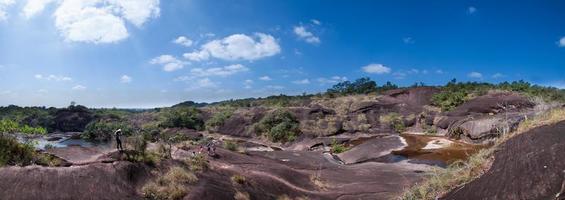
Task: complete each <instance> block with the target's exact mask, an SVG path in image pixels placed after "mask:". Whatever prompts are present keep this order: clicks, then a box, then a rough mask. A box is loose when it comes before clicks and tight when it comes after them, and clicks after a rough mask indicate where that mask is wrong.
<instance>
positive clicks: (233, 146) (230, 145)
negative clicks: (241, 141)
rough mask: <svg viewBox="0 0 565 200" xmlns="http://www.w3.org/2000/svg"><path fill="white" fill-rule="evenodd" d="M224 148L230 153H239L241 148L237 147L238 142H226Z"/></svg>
mask: <svg viewBox="0 0 565 200" xmlns="http://www.w3.org/2000/svg"><path fill="white" fill-rule="evenodd" d="M224 148H225V149H227V150H230V151H238V150H239V146H238V145H237V143H236V142H234V141H231V140H226V141H224Z"/></svg>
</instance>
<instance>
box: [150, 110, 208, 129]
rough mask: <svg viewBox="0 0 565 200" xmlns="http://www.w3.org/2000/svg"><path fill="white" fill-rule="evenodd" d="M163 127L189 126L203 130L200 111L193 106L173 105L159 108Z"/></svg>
mask: <svg viewBox="0 0 565 200" xmlns="http://www.w3.org/2000/svg"><path fill="white" fill-rule="evenodd" d="M161 115H162V118H163V120H162V122H161V124H160V126H161V127H163V128H189V129H194V130H203V129H204V122H203V121H202V119H201V118H200V111H199V110H198V109H196V108H194V107H186V106H180V107H173V108H168V109H163V110H161Z"/></svg>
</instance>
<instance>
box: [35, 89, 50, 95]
mask: <svg viewBox="0 0 565 200" xmlns="http://www.w3.org/2000/svg"><path fill="white" fill-rule="evenodd" d="M37 92H38V93H42V94H46V93H49V91H48V90H46V89H40V90H37Z"/></svg>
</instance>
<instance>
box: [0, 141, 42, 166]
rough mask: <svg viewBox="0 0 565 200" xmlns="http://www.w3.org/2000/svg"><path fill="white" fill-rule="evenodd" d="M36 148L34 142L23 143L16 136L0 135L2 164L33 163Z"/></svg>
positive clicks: (0, 162)
mask: <svg viewBox="0 0 565 200" xmlns="http://www.w3.org/2000/svg"><path fill="white" fill-rule="evenodd" d="M34 156H35V149H34V148H33V145H32V144H29V143H26V144H21V143H19V142H18V141H17V140H16V139H15V138H13V137H10V136H5V135H0V166H4V165H20V166H25V165H29V164H32V162H33V159H34Z"/></svg>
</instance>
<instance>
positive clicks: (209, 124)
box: [206, 107, 235, 132]
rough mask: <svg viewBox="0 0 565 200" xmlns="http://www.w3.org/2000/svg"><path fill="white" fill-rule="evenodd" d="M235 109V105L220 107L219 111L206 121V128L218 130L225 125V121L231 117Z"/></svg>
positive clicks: (212, 130)
mask: <svg viewBox="0 0 565 200" xmlns="http://www.w3.org/2000/svg"><path fill="white" fill-rule="evenodd" d="M234 112H235V109H234V108H233V107H219V108H218V111H217V112H216V113H215V114H214V115H213V116H212V117H211V118H210V119H208V120H207V121H206V130H208V131H211V132H216V131H218V128H219V127H220V126H222V125H224V122H225V121H226V120H227V119H229V118H230V117H231V116H232V115H233V113H234Z"/></svg>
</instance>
